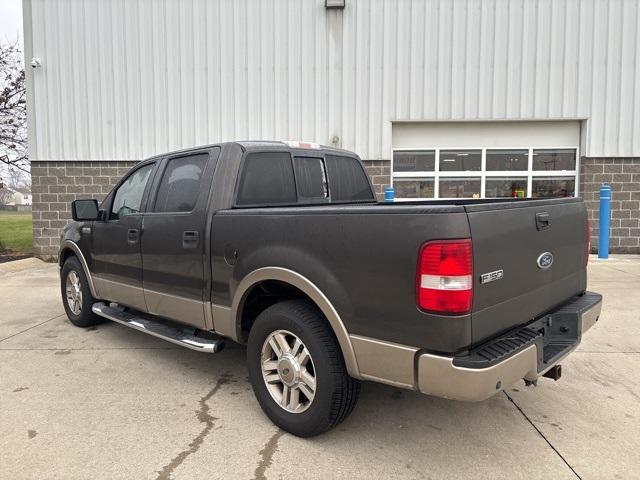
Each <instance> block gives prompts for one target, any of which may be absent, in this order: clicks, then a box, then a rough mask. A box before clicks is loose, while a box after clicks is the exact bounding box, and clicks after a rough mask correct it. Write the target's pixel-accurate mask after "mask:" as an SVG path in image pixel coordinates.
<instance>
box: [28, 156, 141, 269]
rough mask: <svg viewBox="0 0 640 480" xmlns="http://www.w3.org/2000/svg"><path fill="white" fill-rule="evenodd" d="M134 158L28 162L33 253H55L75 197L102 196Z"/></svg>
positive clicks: (53, 255)
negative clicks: (99, 160)
mask: <svg viewBox="0 0 640 480" xmlns="http://www.w3.org/2000/svg"><path fill="white" fill-rule="evenodd" d="M135 164H136V162H95V161H72V162H41V161H34V162H31V182H32V186H31V192H32V195H33V205H32V216H33V248H34V254H35V255H36V256H38V257H40V258H43V259H45V260H52V259H54V258H56V257H57V254H58V248H59V246H60V234H61V233H62V228H63V227H64V226H65V225H66V224H67V223H68V222H69V221H70V220H71V202H72V201H73V200H75V199H77V198H97V199H98V200H102V199H103V198H104V197H105V196H106V194H107V193H109V191H110V190H111V188H112V187H113V185H115V184H116V182H117V181H118V180H119V179H120V178H121V177H122V176H123V175H124V174H125V173H126V172H127V171H128V170H129V169H130V168H131V167H132V166H133V165H135Z"/></svg>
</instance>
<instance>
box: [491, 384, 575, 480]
mask: <svg viewBox="0 0 640 480" xmlns="http://www.w3.org/2000/svg"><path fill="white" fill-rule="evenodd" d="M502 392H503V393H504V394H505V395H506V397H507V398H508V399H509V401H510V402H511V403H513V405H514V406H515V407H516V408H517V409H518V411H519V412H520V413H521V414H522V416H523V417H524V418H525V420H526V421H527V422H529V424H530V425H531V426H532V427H533V428H534V429H535V431H536V432H538V435H540V436H541V437H542V439H543V440H544V441H545V442H547V445H549V447H551V450H553V451H554V452H556V455H558V457H560V460H562V461H563V462H564V464H565V465H566V466H567V467H569V469H570V470H571V471H572V472H573V474H574V475H575V476H576V478H577V479H579V480H582V477H581V476H580V475H578V472H576V470H575V468H573V467H572V466H571V465H570V464H569V462H568V461H567V459H566V458H564V457H563V456H562V454H561V453H560V452H559V451H558V449H557V448H556V447H554V446H553V444H552V443H551V442H550V441H549V439H548V438H547V437H545V435H544V433H542V431H541V430H540V429H539V428H538V427H537V426H536V425H535V423H533V421H532V420H531V419H530V418H529V417H528V416H527V414H526V413H524V410H522V408H520V405H518V404H517V403H516V402H515V401H514V400H513V398H511V396H510V395H509V394H508V393H507V392H506V391H505V390H503V391H502Z"/></svg>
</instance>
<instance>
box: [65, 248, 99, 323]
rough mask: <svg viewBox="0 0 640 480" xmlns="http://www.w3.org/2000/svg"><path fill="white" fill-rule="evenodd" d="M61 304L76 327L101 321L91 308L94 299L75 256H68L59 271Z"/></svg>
mask: <svg viewBox="0 0 640 480" xmlns="http://www.w3.org/2000/svg"><path fill="white" fill-rule="evenodd" d="M60 287H61V291H62V304H63V305H64V310H65V312H66V313H67V317H68V318H69V321H70V322H71V323H73V324H74V325H75V326H77V327H83V328H84V327H90V326H92V325H97V324H98V323H101V322H102V317H99V316H98V315H96V314H95V313H93V311H92V310H91V307H92V306H93V304H94V303H95V301H96V300H95V299H94V298H93V296H92V295H91V289H90V288H89V282H88V281H87V277H86V275H85V274H84V270H83V269H82V266H81V265H80V261H79V260H78V259H77V258H76V257H69V258H68V259H67V260H66V261H65V262H64V265H63V266H62V272H61V273H60Z"/></svg>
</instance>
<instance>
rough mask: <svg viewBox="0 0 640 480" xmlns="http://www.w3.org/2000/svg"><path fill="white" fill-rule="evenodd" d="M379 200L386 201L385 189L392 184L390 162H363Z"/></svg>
mask: <svg viewBox="0 0 640 480" xmlns="http://www.w3.org/2000/svg"><path fill="white" fill-rule="evenodd" d="M362 163H363V164H364V166H365V168H366V170H367V173H368V174H369V177H370V178H371V183H372V184H373V189H374V191H375V192H376V196H377V197H378V200H384V189H385V188H386V187H388V186H389V183H390V182H391V161H390V160H363V161H362Z"/></svg>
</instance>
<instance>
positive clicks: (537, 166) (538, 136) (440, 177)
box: [391, 121, 580, 200]
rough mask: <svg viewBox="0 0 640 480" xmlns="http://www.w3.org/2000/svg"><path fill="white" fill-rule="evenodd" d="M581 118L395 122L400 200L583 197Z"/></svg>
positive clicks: (394, 168)
mask: <svg viewBox="0 0 640 480" xmlns="http://www.w3.org/2000/svg"><path fill="white" fill-rule="evenodd" d="M579 142H580V122H579V121H557V122H555V121H538V122H412V123H404V122H403V123H394V124H393V159H392V163H391V171H392V184H393V187H394V189H395V192H396V193H395V195H396V198H397V199H399V200H402V199H429V198H485V197H486V198H490V197H567V196H576V195H577V194H578V191H577V189H578V171H579V165H578V161H579V153H578V145H579Z"/></svg>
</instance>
